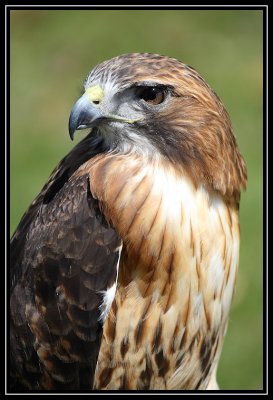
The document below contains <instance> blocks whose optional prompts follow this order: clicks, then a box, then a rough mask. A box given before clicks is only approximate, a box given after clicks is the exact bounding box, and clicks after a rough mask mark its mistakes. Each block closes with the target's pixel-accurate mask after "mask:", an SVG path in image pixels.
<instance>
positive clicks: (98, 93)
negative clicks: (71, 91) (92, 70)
mask: <svg viewBox="0 0 273 400" xmlns="http://www.w3.org/2000/svg"><path fill="white" fill-rule="evenodd" d="M85 94H86V95H87V97H88V99H89V100H90V101H91V102H92V103H93V102H101V101H102V99H103V97H104V91H103V90H102V88H101V87H100V86H99V85H95V86H91V87H89V88H88V89H86V91H85Z"/></svg>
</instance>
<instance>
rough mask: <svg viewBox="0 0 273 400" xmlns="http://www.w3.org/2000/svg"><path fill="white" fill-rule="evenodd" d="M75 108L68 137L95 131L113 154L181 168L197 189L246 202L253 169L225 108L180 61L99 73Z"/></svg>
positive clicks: (116, 65)
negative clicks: (133, 154)
mask: <svg viewBox="0 0 273 400" xmlns="http://www.w3.org/2000/svg"><path fill="white" fill-rule="evenodd" d="M84 90H85V92H84V94H83V96H82V97H81V98H80V99H79V100H78V101H77V102H76V104H75V105H74V107H73V109H72V112H71V115H70V119H69V133H70V136H71V138H72V139H73V136H74V132H75V130H79V129H84V128H89V127H91V128H94V127H96V131H97V132H99V135H101V137H102V138H103V140H104V142H105V144H106V148H107V149H108V150H109V151H116V152H129V151H135V152H137V153H139V154H145V155H146V156H148V157H152V158H153V157H159V158H162V159H163V160H167V161H168V162H170V163H172V164H173V165H175V166H177V168H180V169H181V170H182V171H183V173H186V174H188V175H189V176H190V178H191V179H192V181H193V182H194V183H195V184H196V185H199V184H202V185H204V186H205V187H206V188H207V189H209V190H214V191H218V192H220V193H221V194H222V195H223V196H225V197H227V198H230V199H234V200H235V201H236V203H238V201H239V196H240V188H241V186H242V187H243V188H245V185H246V177H247V176H246V167H245V163H244V161H243V158H242V156H241V154H240V152H239V150H238V147H237V143H236V139H235V137H234V135H233V132H232V128H231V123H230V119H229V116H228V114H227V111H226V110H225V108H224V105H223V104H222V102H221V101H220V99H219V98H218V96H217V95H216V94H215V93H214V91H213V90H212V89H211V88H210V87H209V86H208V84H207V83H206V82H205V81H204V79H203V78H202V77H201V76H200V75H199V74H198V73H197V72H196V71H195V70H194V69H193V68H191V67H189V66H188V65H185V64H183V63H181V62H179V61H178V60H176V59H174V58H169V57H165V56H161V55H156V54H149V53H144V54H139V53H133V54H125V55H121V56H119V57H115V58H112V59H111V60H108V61H105V62H103V63H101V64H99V65H98V66H96V67H95V68H94V69H93V70H92V71H91V72H90V74H89V75H88V77H87V79H86V81H85V84H84Z"/></svg>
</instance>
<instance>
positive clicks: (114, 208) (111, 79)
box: [10, 54, 246, 390]
mask: <svg viewBox="0 0 273 400" xmlns="http://www.w3.org/2000/svg"><path fill="white" fill-rule="evenodd" d="M84 90H85V92H84V94H83V95H82V97H81V98H80V99H79V100H78V101H77V102H76V104H75V105H74V108H73V110H72V112H71V115H70V120H69V130H70V136H71V137H72V138H73V135H74V132H75V130H78V129H83V128H91V132H90V133H89V135H88V136H87V137H86V138H85V139H84V140H82V141H81V142H80V143H79V144H78V145H77V146H76V147H75V148H74V149H73V150H72V151H71V152H70V153H69V154H68V155H67V156H66V157H65V158H64V159H63V160H62V161H61V163H60V164H59V166H58V167H57V168H56V169H55V171H54V172H53V174H52V175H51V177H50V179H49V181H48V182H47V184H46V185H45V186H44V188H43V189H42V191H41V193H40V194H39V195H38V197H37V198H36V199H35V200H34V202H33V203H32V204H31V206H30V208H29V210H28V211H27V212H26V214H25V215H24V217H23V218H22V220H21V222H20V224H19V226H18V228H17V230H16V232H15V234H14V235H13V238H12V242H11V267H10V282H11V300H10V316H11V328H10V335H11V348H10V357H11V362H10V366H11V390H20V389H21V390H22V389H23V388H25V389H35V390H40V389H41V390H70V389H82V390H90V389H98V390H103V389H108V390H111V389H114V390H115V389H116V390H122V389H140V390H141V389H182V390H183V389H190V390H197V389H199V390H201V389H209V388H212V389H216V388H217V385H216V378H215V376H216V369H217V364H218V360H219V357H220V353H221V349H222V345H223V339H224V335H225V331H226V328H227V322H228V314H229V309H230V304H231V300H232V295H233V290H234V284H235V279H236V272H237V266H238V258H239V238H240V231H239V217H238V210H239V199H240V190H241V187H243V188H245V185H246V168H245V164H244V161H243V159H242V156H241V154H240V152H239V150H238V147H237V144H236V140H235V137H234V135H233V133H232V128H231V124H230V120H229V117H228V114H227V112H226V110H225V108H224V106H223V104H222V103H221V101H220V100H219V98H218V97H217V95H216V94H215V93H214V92H213V91H212V90H211V88H210V87H209V86H208V85H207V84H206V82H205V81H204V80H203V79H202V78H201V76H200V75H199V74H198V73H197V72H196V71H195V70H194V69H193V68H191V67H189V66H188V65H185V64H182V63H181V62H179V61H177V60H175V59H173V58H168V57H164V56H160V55H155V54H126V55H122V56H119V57H115V58H113V59H111V60H108V61H105V62H103V63H102V64H100V65H98V66H96V67H95V68H94V69H93V70H92V71H91V73H90V74H89V75H88V77H87V79H86V81H85V84H84ZM12 388H13V389H12Z"/></svg>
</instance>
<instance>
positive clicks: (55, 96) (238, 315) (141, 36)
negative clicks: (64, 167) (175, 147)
mask: <svg viewBox="0 0 273 400" xmlns="http://www.w3.org/2000/svg"><path fill="white" fill-rule="evenodd" d="M262 40H263V39H262V11H261V10H260V11H259V10H168V11H167V10H91V9H90V10H33V11H31V10H13V11H11V17H10V41H11V46H10V55H11V63H10V73H11V81H10V94H11V96H10V105H11V121H10V122H11V130H10V145H11V146H10V155H11V157H10V175H11V176H10V189H11V193H10V201H11V207H10V208H11V215H10V224H11V233H12V232H13V231H14V229H15V228H16V226H17V224H18V222H19V220H20V218H21V217H22V214H23V213H24V211H25V210H26V208H27V207H28V205H29V204H30V202H31V201H32V200H33V198H34V197H35V196H36V195H37V194H38V192H39V191H40V189H41V188H42V185H43V184H44V183H45V181H46V179H47V178H48V176H49V174H50V173H51V171H52V170H53V168H54V167H55V165H56V164H57V163H58V162H59V160H60V159H61V158H62V157H63V156H64V155H65V154H66V153H67V152H68V151H69V150H70V149H71V148H72V147H73V146H74V144H75V143H72V142H71V141H70V139H69V136H68V130H67V125H68V118H69V113H70V110H71V107H72V105H73V103H74V101H75V100H76V99H77V98H78V96H79V95H80V92H81V87H82V83H83V80H84V79H85V77H86V76H87V74H88V72H89V71H90V70H91V69H92V68H93V67H94V66H95V65H96V64H97V63H99V62H102V61H103V60H105V59H109V58H111V57H113V56H116V55H119V54H122V53H128V52H153V53H159V54H164V55H169V56H171V57H175V58H178V59H179V60H181V61H183V62H185V63H186V64H189V65H191V66H193V67H194V68H195V69H197V71H198V72H199V73H200V74H201V75H202V76H203V77H204V78H205V80H206V81H207V82H208V83H209V84H210V86H212V88H213V89H214V90H215V91H216V92H217V94H218V95H219V96H220V98H221V99H222V101H223V102H224V104H225V105H226V108H227V110H228V112H229V114H230V116H231V120H232V124H233V127H234V131H235V134H236V137H237V140H238V143H239V147H240V150H241V152H242V154H243V155H244V157H245V160H246V164H247V167H248V177H249V178H248V187H247V191H246V192H245V193H243V194H242V201H241V256H240V257H241V258H240V268H239V274H238V280H237V288H236V292H235V297H234V301H233V307H232V312H231V316H230V322H229V329H228V332H227V335H226V340H225V345H224V349H223V353H222V357H221V360H220V366H219V372H218V381H219V384H220V387H221V389H233V390H246V389H248V390H252V389H262V374H263V371H262V240H263V238H262V146H263V143H262V140H263V139H262V138H263V131H262V106H263V105H262ZM83 137H84V133H79V134H78V135H76V139H75V141H76V142H78V141H79V140H81V139H82V138H83Z"/></svg>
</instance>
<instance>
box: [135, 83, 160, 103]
mask: <svg viewBox="0 0 273 400" xmlns="http://www.w3.org/2000/svg"><path fill="white" fill-rule="evenodd" d="M138 96H139V98H140V99H142V100H144V101H146V103H148V104H151V105H154V106H155V105H157V104H160V103H162V102H163V101H164V100H165V91H164V89H162V88H159V87H156V86H152V87H145V88H141V90H140V91H139V93H138Z"/></svg>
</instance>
